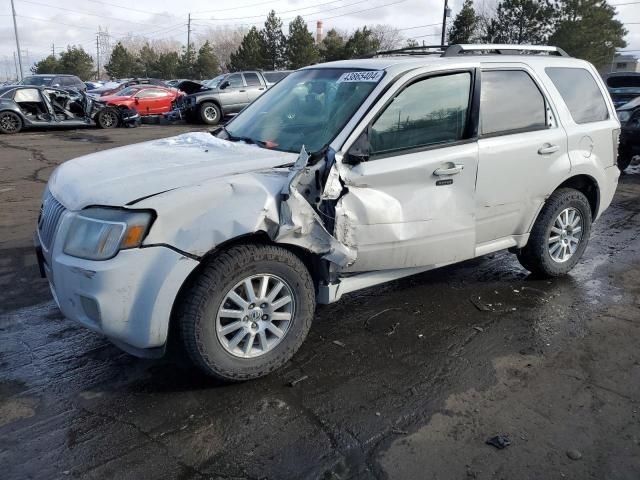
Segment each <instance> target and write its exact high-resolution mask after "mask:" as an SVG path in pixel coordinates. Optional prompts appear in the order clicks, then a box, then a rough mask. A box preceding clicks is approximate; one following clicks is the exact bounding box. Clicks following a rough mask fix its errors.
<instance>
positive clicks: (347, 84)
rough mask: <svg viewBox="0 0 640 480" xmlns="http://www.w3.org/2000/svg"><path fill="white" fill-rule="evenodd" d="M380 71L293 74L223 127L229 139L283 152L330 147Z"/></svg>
mask: <svg viewBox="0 0 640 480" xmlns="http://www.w3.org/2000/svg"><path fill="white" fill-rule="evenodd" d="M383 75H384V72H382V71H372V70H353V69H351V70H346V69H337V68H331V69H329V68H322V69H309V70H299V71H297V72H294V73H292V74H291V75H289V76H288V77H286V78H284V79H283V80H282V81H280V82H279V83H277V84H276V85H275V86H273V87H272V88H270V89H269V90H267V91H266V92H265V93H264V94H263V95H261V96H260V97H258V99H257V100H256V101H255V102H253V103H252V104H250V105H249V106H248V107H247V108H245V109H244V110H243V111H242V113H240V114H239V115H237V116H236V117H235V118H234V119H233V120H232V121H231V122H230V123H229V124H228V126H227V129H226V130H227V133H228V134H229V135H230V136H231V137H232V139H233V138H242V139H250V140H252V141H253V142H255V143H258V144H260V145H263V146H266V147H267V148H273V149H275V150H281V151H287V152H299V151H300V149H301V148H302V146H303V145H304V146H305V148H306V150H307V151H308V152H316V151H318V150H320V149H322V148H323V147H324V146H325V145H327V144H329V143H330V142H331V140H333V138H334V137H335V136H336V135H337V134H338V132H339V131H340V130H341V129H342V128H343V127H344V125H345V124H346V123H347V122H348V121H349V119H350V118H351V117H352V116H353V114H354V113H355V111H356V110H357V109H358V107H360V105H362V103H363V102H364V100H365V99H366V98H367V97H368V96H369V94H370V93H371V91H372V90H373V89H374V88H375V87H376V85H377V84H378V82H379V81H380V80H381V79H382V77H383Z"/></svg>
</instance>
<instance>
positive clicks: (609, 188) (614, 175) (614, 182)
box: [594, 165, 620, 220]
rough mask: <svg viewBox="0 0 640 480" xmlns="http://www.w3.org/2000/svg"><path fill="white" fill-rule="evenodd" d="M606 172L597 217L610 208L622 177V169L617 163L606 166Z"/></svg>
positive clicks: (601, 187)
mask: <svg viewBox="0 0 640 480" xmlns="http://www.w3.org/2000/svg"><path fill="white" fill-rule="evenodd" d="M604 174H605V181H604V183H603V184H601V185H600V205H598V213H597V215H596V218H598V217H600V215H601V214H602V212H604V211H605V210H606V209H607V208H609V205H611V201H612V200H613V196H614V195H615V193H616V189H617V188H618V178H619V177H620V170H619V169H618V167H617V166H616V165H613V166H611V167H607V168H605V169H604ZM594 220H595V219H594Z"/></svg>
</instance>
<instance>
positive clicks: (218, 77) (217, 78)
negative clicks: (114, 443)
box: [203, 75, 225, 88]
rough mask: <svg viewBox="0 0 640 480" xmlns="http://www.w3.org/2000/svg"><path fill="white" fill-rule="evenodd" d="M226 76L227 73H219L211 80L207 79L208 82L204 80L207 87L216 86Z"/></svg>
mask: <svg viewBox="0 0 640 480" xmlns="http://www.w3.org/2000/svg"><path fill="white" fill-rule="evenodd" d="M224 77H225V75H218V76H217V77H215V78H212V79H211V80H207V81H206V82H203V84H204V86H205V87H209V88H216V87H217V86H218V84H219V83H220V81H221V80H222V79H223V78H224Z"/></svg>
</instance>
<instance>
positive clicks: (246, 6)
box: [193, 0, 277, 14]
mask: <svg viewBox="0 0 640 480" xmlns="http://www.w3.org/2000/svg"><path fill="white" fill-rule="evenodd" d="M273 3H274V0H268V1H266V2H258V3H252V4H249V5H243V6H240V7H230V8H217V9H215V10H200V11H198V12H193V13H196V14H198V13H209V12H228V11H230V10H240V9H242V8H252V7H258V6H260V5H270V4H273ZM275 3H277V0H276V2H275Z"/></svg>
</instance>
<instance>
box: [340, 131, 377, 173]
mask: <svg viewBox="0 0 640 480" xmlns="http://www.w3.org/2000/svg"><path fill="white" fill-rule="evenodd" d="M370 152H371V144H370V143H369V129H366V130H365V131H364V132H362V133H361V134H360V136H359V137H358V138H357V139H356V141H355V142H353V145H351V148H350V149H349V150H348V151H347V154H346V155H345V157H344V159H343V160H342V163H345V164H346V165H358V164H359V163H362V162H366V161H368V160H369V155H370Z"/></svg>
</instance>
